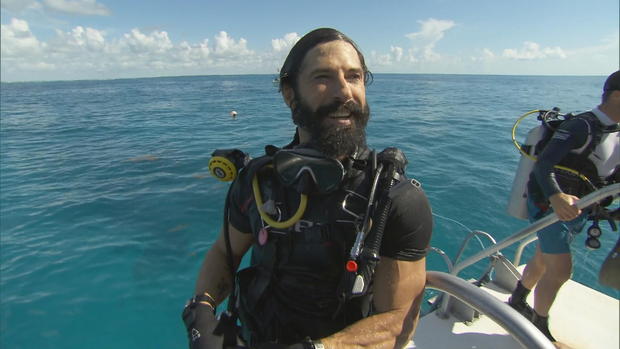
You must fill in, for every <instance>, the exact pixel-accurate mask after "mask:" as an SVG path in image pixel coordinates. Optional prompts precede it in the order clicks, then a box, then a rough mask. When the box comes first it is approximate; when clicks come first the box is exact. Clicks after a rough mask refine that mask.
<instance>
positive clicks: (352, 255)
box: [183, 28, 432, 349]
mask: <svg viewBox="0 0 620 349" xmlns="http://www.w3.org/2000/svg"><path fill="white" fill-rule="evenodd" d="M371 80H372V74H371V73H370V72H369V71H368V69H367V67H366V64H365V62H364V56H363V55H362V53H361V52H360V50H359V49H358V47H357V46H356V44H355V43H354V42H353V41H352V40H351V39H350V38H348V37H347V36H345V35H344V34H342V33H341V32H339V31H337V30H335V29H329V28H321V29H316V30H313V31H311V32H310V33H308V34H306V35H305V36H304V37H302V38H301V39H300V40H299V41H298V42H297V43H296V44H295V45H294V47H293V48H292V49H291V51H290V52H289V54H288V56H287V58H286V60H285V62H284V64H283V67H282V69H281V70H280V76H279V88H280V92H281V93H282V96H283V99H284V101H285V103H286V104H287V106H288V107H289V108H290V109H291V113H292V119H293V122H294V123H295V124H296V126H297V131H296V134H295V138H294V140H293V142H292V143H291V144H289V145H287V146H285V147H283V148H281V149H280V148H277V147H275V146H266V147H265V150H266V154H265V155H264V156H261V157H258V158H255V159H252V160H249V157H248V156H247V155H245V154H244V153H242V152H241V151H239V150H232V151H220V152H218V153H217V154H214V155H222V156H218V159H220V160H218V161H219V162H218V164H221V165H222V166H221V168H220V167H218V170H217V171H216V172H219V174H216V175H217V176H221V177H229V178H234V181H233V183H232V184H231V187H230V189H229V192H228V195H227V199H226V203H225V214H224V226H223V229H222V232H221V234H220V236H219V237H218V239H217V241H216V242H215V243H214V245H213V246H212V247H211V248H210V250H209V251H208V252H207V254H206V256H205V259H204V261H203V264H202V266H201V269H200V271H199V274H198V278H197V281H196V287H195V296H194V297H192V298H191V299H190V301H189V302H188V304H187V305H186V307H185V309H184V311H183V320H184V322H185V325H186V327H187V334H188V338H189V346H190V348H220V347H224V348H237V347H239V348H240V347H250V348H263V349H268V348H289V349H293V348H298V349H301V348H319V349H320V348H353V347H355V348H359V347H390V348H392V347H393V348H401V347H403V346H404V345H406V344H407V342H408V341H409V339H410V338H411V337H412V335H413V333H414V331H415V328H416V325H417V321H418V316H419V310H420V304H421V301H422V299H423V293H424V286H425V283H426V264H425V263H426V262H425V257H426V253H427V250H428V247H429V243H430V239H431V233H432V214H431V207H430V203H429V202H428V199H427V197H426V195H425V193H424V191H423V190H422V188H421V185H420V183H419V182H417V181H416V180H413V179H407V178H406V176H405V166H406V164H407V160H406V158H405V156H404V154H403V153H402V152H401V151H400V150H398V149H397V148H387V149H385V150H383V151H381V152H380V153H376V152H375V151H373V150H371V149H369V148H368V147H367V145H366V132H365V128H366V124H367V122H368V120H369V116H370V111H369V107H368V104H367V102H366V85H367V84H368V83H369V82H370V81H371ZM226 156H228V158H229V160H226V159H224V158H226ZM225 164H236V165H237V167H243V169H242V170H241V171H240V172H239V173H238V174H237V173H236V170H235V169H234V167H235V166H228V165H225ZM216 165H217V164H216ZM250 248H251V251H252V252H251V259H250V265H249V267H247V268H244V269H242V270H239V271H237V268H238V267H239V264H240V261H241V259H242V257H243V256H244V255H245V254H246V253H247V252H248V251H250ZM226 298H228V305H227V309H226V311H224V312H222V313H221V314H220V315H219V319H216V315H215V309H216V308H217V306H218V305H219V304H220V303H222V302H223V301H224V300H225V299H226ZM238 324H240V328H239V327H238Z"/></svg>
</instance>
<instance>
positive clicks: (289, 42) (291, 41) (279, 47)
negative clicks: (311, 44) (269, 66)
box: [271, 33, 300, 53]
mask: <svg viewBox="0 0 620 349" xmlns="http://www.w3.org/2000/svg"><path fill="white" fill-rule="evenodd" d="M299 39H300V37H299V35H298V34H297V33H288V34H286V35H284V38H282V39H272V40H271V47H272V48H273V50H274V51H276V52H286V53H288V51H289V50H290V49H291V48H293V45H295V43H296V42H297V41H298V40H299Z"/></svg>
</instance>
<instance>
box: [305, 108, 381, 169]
mask: <svg viewBox="0 0 620 349" xmlns="http://www.w3.org/2000/svg"><path fill="white" fill-rule="evenodd" d="M295 105H296V108H295V109H294V110H293V122H294V123H295V124H296V125H297V126H299V127H301V128H303V129H305V130H308V131H309V132H310V135H311V137H312V140H311V141H310V144H309V145H310V146H313V147H315V148H317V149H318V150H319V151H320V152H322V153H323V154H324V155H325V156H327V157H330V158H334V159H337V158H341V157H345V156H349V155H352V154H353V153H355V152H356V151H357V150H358V149H363V148H365V147H366V125H367V124H368V119H369V118H370V108H369V107H368V104H366V105H365V106H363V107H361V106H360V105H359V104H357V103H355V102H354V101H352V100H351V101H349V102H347V103H340V102H334V103H332V104H330V105H325V106H321V107H319V108H318V109H317V110H316V111H312V109H311V108H310V107H309V106H308V105H307V104H305V103H304V102H303V101H301V100H300V99H297V100H296V103H295ZM339 110H347V111H349V112H350V113H351V121H352V122H351V125H350V126H337V127H333V126H329V124H327V123H325V122H324V120H325V119H326V118H327V115H329V114H331V113H333V112H336V111H339Z"/></svg>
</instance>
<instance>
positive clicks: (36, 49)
mask: <svg viewBox="0 0 620 349" xmlns="http://www.w3.org/2000/svg"><path fill="white" fill-rule="evenodd" d="M1 28H2V29H1V35H2V45H0V48H1V52H2V57H3V58H9V59H10V58H21V57H23V58H28V55H30V54H35V55H37V54H39V53H40V52H41V50H42V49H44V48H45V44H44V43H41V42H39V40H37V38H36V37H35V36H34V35H33V34H32V32H31V31H30V27H29V26H28V22H26V21H23V20H20V19H17V18H13V19H11V23H10V24H2V25H1Z"/></svg>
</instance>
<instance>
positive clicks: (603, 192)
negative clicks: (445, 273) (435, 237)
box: [451, 183, 620, 275]
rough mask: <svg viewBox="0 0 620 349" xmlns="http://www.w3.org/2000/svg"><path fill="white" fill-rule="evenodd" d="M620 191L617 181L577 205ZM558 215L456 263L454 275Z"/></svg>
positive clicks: (586, 203) (535, 230)
mask: <svg viewBox="0 0 620 349" xmlns="http://www.w3.org/2000/svg"><path fill="white" fill-rule="evenodd" d="M619 193H620V183H616V184H612V185H610V186H607V187H604V188H602V189H599V190H597V191H595V192H593V193H590V194H588V195H586V196H584V197H583V198H581V200H579V201H578V202H577V207H578V208H579V209H581V210H583V209H585V208H586V207H588V206H591V205H592V204H595V203H597V202H598V201H601V200H602V199H604V198H606V197H609V196H615V195H618V194H619ZM558 220H559V219H558V216H557V215H556V214H555V213H551V214H549V215H547V216H545V217H543V218H541V219H539V220H537V221H536V222H534V223H532V224H530V225H529V226H527V227H525V228H524V229H521V230H520V231H518V232H516V233H514V234H512V235H511V236H509V237H507V238H506V239H504V240H502V241H500V242H498V243H497V244H495V245H492V246H489V247H488V248H486V249H484V250H482V251H480V252H478V253H477V254H475V255H473V256H471V257H469V258H467V259H466V260H464V261H463V262H461V263H458V264H456V265H454V268H453V269H452V273H451V274H452V275H458V273H459V272H460V271H461V270H463V269H465V268H467V267H468V266H470V265H472V264H474V263H476V262H478V261H479V260H481V259H483V258H486V257H489V256H490V255H492V254H494V253H497V252H499V251H500V250H502V249H504V248H506V247H508V246H510V245H512V244H514V243H515V242H518V241H520V240H522V239H525V238H526V237H528V236H530V235H532V234H534V233H535V232H537V231H539V230H541V229H543V228H545V227H547V226H549V225H551V224H553V223H555V222H557V221H558Z"/></svg>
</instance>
